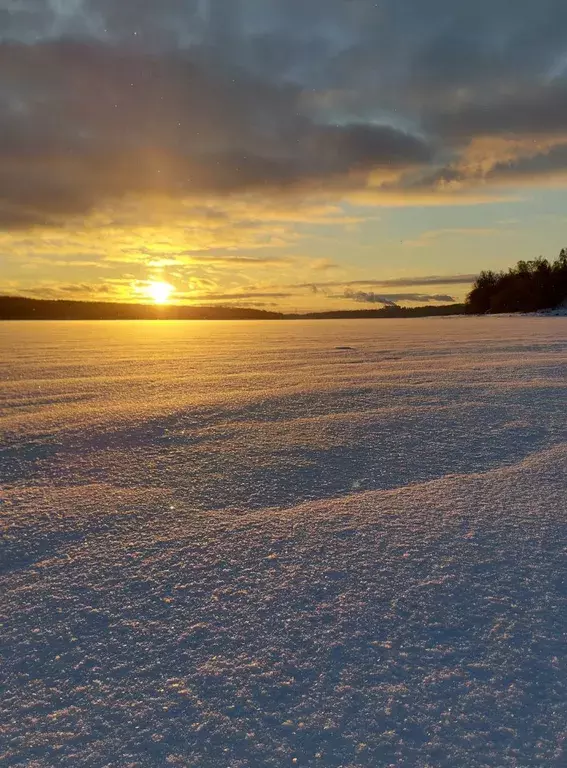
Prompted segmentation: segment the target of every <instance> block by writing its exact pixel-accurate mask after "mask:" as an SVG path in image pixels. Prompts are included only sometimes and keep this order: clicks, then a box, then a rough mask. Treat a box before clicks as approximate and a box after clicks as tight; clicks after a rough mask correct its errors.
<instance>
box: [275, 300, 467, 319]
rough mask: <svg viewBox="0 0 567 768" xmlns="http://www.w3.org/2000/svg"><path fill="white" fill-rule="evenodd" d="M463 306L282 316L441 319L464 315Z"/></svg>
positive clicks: (445, 305) (395, 308)
mask: <svg viewBox="0 0 567 768" xmlns="http://www.w3.org/2000/svg"><path fill="white" fill-rule="evenodd" d="M464 314H465V305H464V304H444V305H443V306H425V307H397V306H396V307H382V308H381V309H354V310H349V309H345V310H332V311H330V312H310V313H308V314H304V315H284V318H285V319H286V320H301V319H303V320H308V319H313V320H343V319H345V320H348V319H356V318H359V319H362V318H377V319H383V320H384V319H388V318H396V317H441V316H447V315H464Z"/></svg>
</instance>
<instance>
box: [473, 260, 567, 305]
mask: <svg viewBox="0 0 567 768" xmlns="http://www.w3.org/2000/svg"><path fill="white" fill-rule="evenodd" d="M566 299H567V249H565V248H564V249H563V250H562V251H561V253H560V254H559V257H558V258H557V260H556V261H554V262H553V264H550V263H549V261H548V260H547V259H544V258H541V257H540V258H539V259H533V260H531V261H519V262H518V263H517V264H516V266H515V267H512V268H511V269H509V270H508V272H498V273H496V272H491V271H486V272H481V273H480V275H479V276H478V277H477V279H476V280H475V283H474V286H473V289H472V291H471V292H470V293H469V295H468V297H467V302H466V310H467V312H468V313H470V314H486V313H488V312H490V313H498V312H537V311H539V310H542V309H553V308H554V307H557V306H559V305H560V304H561V303H562V302H563V301H565V300H566Z"/></svg>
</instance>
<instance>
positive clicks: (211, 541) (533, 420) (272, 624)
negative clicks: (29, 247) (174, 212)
mask: <svg viewBox="0 0 567 768" xmlns="http://www.w3.org/2000/svg"><path fill="white" fill-rule="evenodd" d="M0 359H1V361H2V363H1V366H2V368H1V371H0V373H1V384H0V404H1V409H2V410H1V421H0V429H1V432H2V447H1V453H0V459H1V465H0V472H1V482H2V487H3V495H2V503H1V504H0V521H1V526H2V540H1V547H2V550H1V552H0V580H1V584H0V621H1V630H0V631H1V646H2V659H3V664H2V667H3V677H4V684H3V694H2V697H1V700H0V765H2V766H10V767H12V766H14V767H15V766H18V767H19V766H22V767H23V766H26V768H27V767H30V768H48V767H49V768H50V767H51V766H77V767H80V766H88V767H89V768H98V767H99V766H100V768H103V766H104V767H114V766H116V768H122V767H130V768H133V767H134V766H140V767H143V766H164V768H167V766H184V767H185V766H194V767H195V768H197V767H198V768H212V767H213V766H214V768H268V767H269V766H274V767H276V766H277V767H278V768H279V767H280V766H292V767H293V766H320V767H321V768H331V767H334V766H345V768H347V767H348V768H359V767H362V766H369V767H370V766H372V767H373V768H381V767H382V766H384V768H392V767H393V766H400V767H401V766H404V768H406V767H413V766H416V767H419V768H464V767H468V766H474V767H475V768H485V767H490V768H492V767H494V768H507V767H508V766H510V767H512V766H513V767H515V768H531V766H542V767H543V766H565V765H567V707H566V705H565V702H566V700H567V660H566V653H565V651H566V645H565V643H566V639H567V604H566V603H567V599H566V598H567V582H566V566H567V515H566V512H567V509H566V507H567V505H566V485H567V483H566V468H567V417H566V413H567V409H566V405H567V403H566V392H567V387H566V381H567V376H566V374H567V321H566V320H565V319H564V318H561V317H548V318H542V317H539V318H535V317H515V318H509V317H506V318H488V317H486V318H447V319H423V320H399V321H385V320H382V321H360V322H359V321H347V322H332V321H330V322H322V321H314V322H281V323H266V322H264V323H232V324H230V323H227V324H225V323H153V324H152V323H98V324H97V323H42V324H36V323H4V324H3V325H1V326H0Z"/></svg>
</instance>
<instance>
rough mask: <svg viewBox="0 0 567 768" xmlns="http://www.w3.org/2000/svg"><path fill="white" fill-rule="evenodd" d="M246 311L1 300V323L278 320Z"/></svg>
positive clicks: (257, 311) (273, 315)
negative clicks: (10, 321) (39, 321)
mask: <svg viewBox="0 0 567 768" xmlns="http://www.w3.org/2000/svg"><path fill="white" fill-rule="evenodd" d="M282 317H283V315H281V314H280V313H278V312H265V311H263V310H260V309H248V308H245V307H242V308H240V307H178V306H175V305H167V306H165V305H157V304H114V303H110V302H102V301H101V302H94V301H60V300H48V299H28V298H24V297H19V296H0V320H281V318H282Z"/></svg>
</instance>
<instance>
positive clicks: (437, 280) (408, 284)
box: [292, 275, 477, 293]
mask: <svg viewBox="0 0 567 768" xmlns="http://www.w3.org/2000/svg"><path fill="white" fill-rule="evenodd" d="M476 278H477V275H425V276H419V275H416V276H415V277H412V276H409V277H396V278H393V279H390V280H373V279H369V280H349V281H347V282H344V281H342V282H339V281H336V280H333V281H327V282H323V283H316V284H313V283H301V284H299V285H294V286H292V287H293V288H308V289H310V290H311V292H312V293H319V291H324V290H326V289H328V288H339V287H344V288H355V287H358V286H360V287H380V288H412V287H414V286H415V287H421V286H424V285H434V286H438V285H468V284H469V283H473V282H474V281H475V280H476Z"/></svg>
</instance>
